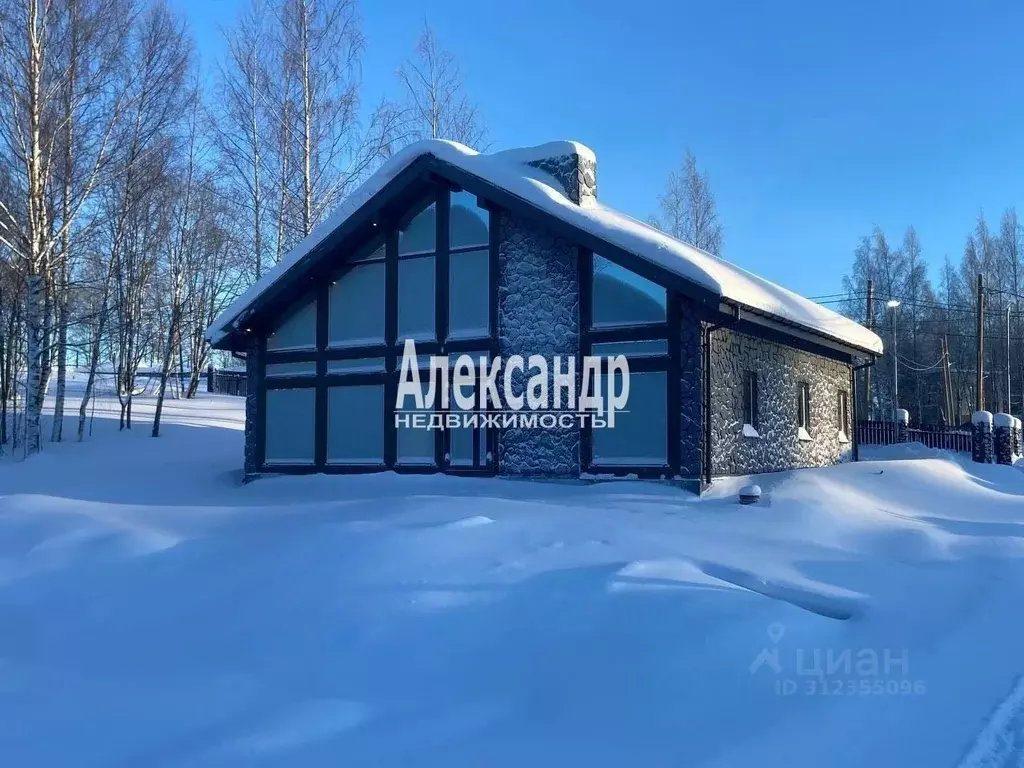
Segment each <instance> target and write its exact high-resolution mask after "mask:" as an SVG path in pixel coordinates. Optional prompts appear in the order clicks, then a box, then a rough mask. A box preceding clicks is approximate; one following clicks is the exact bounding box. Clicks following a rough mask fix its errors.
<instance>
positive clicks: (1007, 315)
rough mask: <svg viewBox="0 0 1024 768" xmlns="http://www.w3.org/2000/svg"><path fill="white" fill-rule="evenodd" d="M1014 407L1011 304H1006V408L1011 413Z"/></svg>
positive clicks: (1006, 411)
mask: <svg viewBox="0 0 1024 768" xmlns="http://www.w3.org/2000/svg"><path fill="white" fill-rule="evenodd" d="M1011 408H1013V406H1012V405H1010V305H1009V304H1007V305H1006V410H1005V411H1003V413H1009V412H1010V409H1011Z"/></svg>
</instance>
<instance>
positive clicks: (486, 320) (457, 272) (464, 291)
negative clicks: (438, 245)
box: [448, 251, 491, 338]
mask: <svg viewBox="0 0 1024 768" xmlns="http://www.w3.org/2000/svg"><path fill="white" fill-rule="evenodd" d="M489 261H490V259H489V254H488V252H487V251H468V252H466V253H453V254H452V255H451V257H450V261H449V288H450V291H451V293H450V295H449V301H448V327H449V332H448V337H449V338H470V337H474V336H486V335H487V333H488V329H489V328H490V306H491V301H490V298H491V291H490V285H489V280H488V276H489V273H490V270H489Z"/></svg>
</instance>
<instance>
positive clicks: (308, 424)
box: [266, 387, 316, 464]
mask: <svg viewBox="0 0 1024 768" xmlns="http://www.w3.org/2000/svg"><path fill="white" fill-rule="evenodd" d="M315 402H316V390H315V389H313V388H312V387H310V388H308V389H268V390H267V414H266V427H267V430H266V445H267V447H266V462H267V463H268V464H312V463H313V442H314V437H313V432H314V430H313V423H314V420H315V417H316V409H315V407H314V404H315Z"/></svg>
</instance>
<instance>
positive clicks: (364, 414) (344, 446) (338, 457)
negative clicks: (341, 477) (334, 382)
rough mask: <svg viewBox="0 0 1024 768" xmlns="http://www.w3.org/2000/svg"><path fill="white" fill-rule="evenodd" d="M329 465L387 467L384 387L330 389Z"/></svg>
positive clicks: (328, 405)
mask: <svg viewBox="0 0 1024 768" xmlns="http://www.w3.org/2000/svg"><path fill="white" fill-rule="evenodd" d="M327 463H328V464H383V463H384V387H383V385H380V384H377V385H373V386H359V387H329V388H328V389H327Z"/></svg>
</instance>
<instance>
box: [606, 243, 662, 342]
mask: <svg viewBox="0 0 1024 768" xmlns="http://www.w3.org/2000/svg"><path fill="white" fill-rule="evenodd" d="M665 305H666V294H665V289H664V288H663V287H661V286H660V285H658V284H657V283H652V282H651V281H650V280H645V279H644V278H642V277H640V276H639V275H636V274H634V273H633V272H630V271H629V270H628V269H625V268H623V267H620V266H619V265H618V264H615V263H613V262H611V261H608V259H605V258H603V257H602V256H597V255H595V256H594V286H593V302H592V306H593V327H594V328H614V327H618V326H628V325H649V324H652V323H663V322H665V319H666V313H665Z"/></svg>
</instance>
